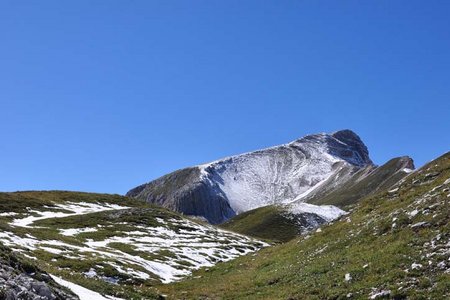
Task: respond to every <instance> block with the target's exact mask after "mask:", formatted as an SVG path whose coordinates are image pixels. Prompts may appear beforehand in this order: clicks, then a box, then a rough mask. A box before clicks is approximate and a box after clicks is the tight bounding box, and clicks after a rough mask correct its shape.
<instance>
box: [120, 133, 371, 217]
mask: <svg viewBox="0 0 450 300" xmlns="http://www.w3.org/2000/svg"><path fill="white" fill-rule="evenodd" d="M366 167H374V165H373V163H372V161H371V159H370V157H369V152H368V150H367V147H366V145H364V143H363V142H362V141H361V139H360V138H359V136H358V135H357V134H356V133H354V132H353V131H351V130H341V131H337V132H334V133H330V134H327V133H320V134H313V135H308V136H305V137H303V138H300V139H298V140H295V141H293V142H291V143H288V144H283V145H280V146H275V147H271V148H267V149H263V150H257V151H254V152H249V153H244V154H240V155H235V156H231V157H227V158H223V159H220V160H217V161H214V162H211V163H208V164H203V165H198V166H194V167H190V168H186V169H182V170H178V171H175V172H173V173H170V174H168V175H165V176H163V177H160V178H158V179H156V180H154V181H151V182H149V183H147V184H143V185H141V186H138V187H136V188H134V189H132V190H130V191H129V192H128V193H127V196H130V197H134V198H138V199H141V200H144V201H146V202H150V203H155V204H158V205H161V206H163V207H166V208H169V209H172V210H175V211H179V212H182V213H184V214H187V215H194V216H201V217H204V218H206V219H207V220H208V221H209V222H210V223H222V222H224V221H226V220H228V219H230V218H231V217H233V216H235V215H236V214H239V213H242V212H245V211H248V210H251V209H255V208H258V207H261V206H266V205H272V204H283V203H290V202H293V201H301V200H302V199H303V198H305V197H306V196H308V194H310V193H311V192H312V191H313V190H315V189H317V188H319V187H320V186H321V183H323V182H325V181H326V180H327V179H328V178H331V177H333V176H334V175H336V174H347V175H348V174H353V173H355V172H357V171H358V170H361V169H363V168H366ZM347 178H348V176H347V177H345V176H344V179H343V180H345V179H347ZM334 184H336V183H335V182H334Z"/></svg>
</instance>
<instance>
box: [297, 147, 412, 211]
mask: <svg viewBox="0 0 450 300" xmlns="http://www.w3.org/2000/svg"><path fill="white" fill-rule="evenodd" d="M368 168H369V169H368V170H366V169H363V170H360V171H358V172H356V173H355V174H354V175H353V176H352V178H351V179H350V180H348V181H347V182H345V183H344V184H342V185H340V186H338V187H337V188H336V189H334V190H331V191H330V192H328V193H325V194H321V193H319V194H317V195H314V196H313V198H311V199H307V200H306V202H308V203H312V204H316V205H336V206H338V207H341V208H344V209H345V208H348V207H350V206H352V205H353V204H355V203H357V202H358V201H359V200H361V199H362V198H364V197H366V196H369V195H374V194H375V193H377V192H379V191H383V190H385V189H388V188H390V187H391V186H393V185H395V184H396V183H397V182H399V181H400V180H401V179H402V178H403V177H405V176H406V175H407V174H408V173H407V172H405V171H404V169H405V168H409V169H414V164H413V162H412V159H411V158H409V157H407V156H404V157H397V158H393V159H391V160H389V161H388V162H387V163H385V164H384V165H382V166H379V167H377V168H375V169H372V168H373V167H368ZM367 172H369V173H368V174H367Z"/></svg>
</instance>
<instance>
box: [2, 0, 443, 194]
mask: <svg viewBox="0 0 450 300" xmlns="http://www.w3.org/2000/svg"><path fill="white" fill-rule="evenodd" d="M449 15H450V1H411V0H407V1H406V0H405V1H400V0H399V1H388V0H377V1H279V0H276V1H275V0H274V1H242V0H240V1H231V0H222V1H213V0H205V1H197V0H193V1H165V0H164V1H163V0H162V1H149V0H143V1H112V0H104V1H92V0H89V1H80V0H77V1H18V0H11V1H6V0H5V1H1V4H0V41H1V44H0V112H1V118H0V130H1V139H2V141H1V144H0V190H2V191H15V190H29V189H66V190H83V191H96V192H110V193H125V192H126V191H127V190H128V189H130V188H132V187H134V186H136V185H138V184H141V183H143V182H147V181H149V180H150V179H154V178H156V177H158V176H160V175H163V174H165V173H167V172H169V171H173V170H175V169H179V168H182V167H186V166H190V165H194V164H198V163H202V162H207V161H211V160H214V159H217V158H221V157H223V156H228V155H232V154H238V153H241V152H246V151H250V150H255V149H258V148H263V147H267V146H272V145H277V144H280V143H284V142H289V141H291V140H294V139H296V138H298V137H301V136H303V135H306V134H309V133H317V132H331V131H335V130H339V129H344V128H350V129H352V130H354V131H355V132H357V133H358V134H359V135H360V136H361V138H362V139H363V140H364V141H365V143H366V144H367V146H368V147H369V151H370V154H371V157H372V159H373V160H374V161H375V162H376V163H377V164H382V163H384V162H385V161H387V160H388V159H390V158H392V157H395V156H400V155H410V156H412V157H413V158H414V159H415V161H416V164H417V165H419V166H420V165H422V164H424V163H425V162H427V161H429V160H432V159H433V158H435V157H437V156H439V155H441V154H443V153H444V152H446V151H448V150H450V147H449V146H450V121H449V119H450V104H449V103H450V18H449Z"/></svg>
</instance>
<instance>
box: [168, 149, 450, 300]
mask: <svg viewBox="0 0 450 300" xmlns="http://www.w3.org/2000/svg"><path fill="white" fill-rule="evenodd" d="M449 178H450V153H447V154H445V155H444V156H442V157H440V158H439V159H437V160H435V161H433V162H431V163H429V164H428V165H426V166H425V167H423V168H421V169H420V170H418V171H416V172H414V173H412V174H411V175H410V176H408V177H406V178H405V179H404V180H403V181H402V182H401V183H400V184H399V186H398V188H395V189H392V190H390V191H385V192H384V193H380V194H377V195H376V196H371V197H368V198H366V199H364V200H363V201H361V202H360V203H359V204H358V205H357V206H356V208H355V209H354V210H353V211H352V212H351V214H350V215H348V216H345V217H343V218H341V219H340V220H338V221H336V222H334V223H332V224H329V225H327V226H324V227H323V228H321V230H320V231H318V232H315V233H313V234H311V235H306V236H302V237H300V238H298V239H295V240H292V241H290V242H288V243H286V244H282V245H278V246H275V247H270V248H266V249H264V250H262V251H260V252H258V254H257V255H248V256H244V257H240V258H238V259H236V260H233V261H230V262H226V263H221V264H218V265H216V266H214V267H212V268H209V269H203V270H199V271H197V272H195V273H194V277H193V278H192V279H188V280H185V281H182V282H179V283H175V284H170V285H165V286H159V290H160V292H162V293H164V294H167V295H168V297H169V298H176V299H243V298H245V299H352V298H353V299H361V298H362V299H367V298H371V299H377V298H382V297H385V298H392V299H448V298H449V297H450V261H449V258H450V257H449V255H450V240H449V239H450V209H449V199H450V180H449Z"/></svg>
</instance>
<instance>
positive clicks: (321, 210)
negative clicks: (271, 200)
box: [287, 202, 347, 222]
mask: <svg viewBox="0 0 450 300" xmlns="http://www.w3.org/2000/svg"><path fill="white" fill-rule="evenodd" d="M287 208H288V210H289V212H290V213H292V214H301V213H312V214H316V215H318V216H320V217H322V218H323V219H325V220H326V221H328V222H329V221H332V220H334V219H337V218H339V217H340V216H343V215H345V214H347V212H346V211H344V210H342V209H340V208H338V207H336V206H334V205H314V204H309V203H304V202H297V203H291V204H289V205H287Z"/></svg>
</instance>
